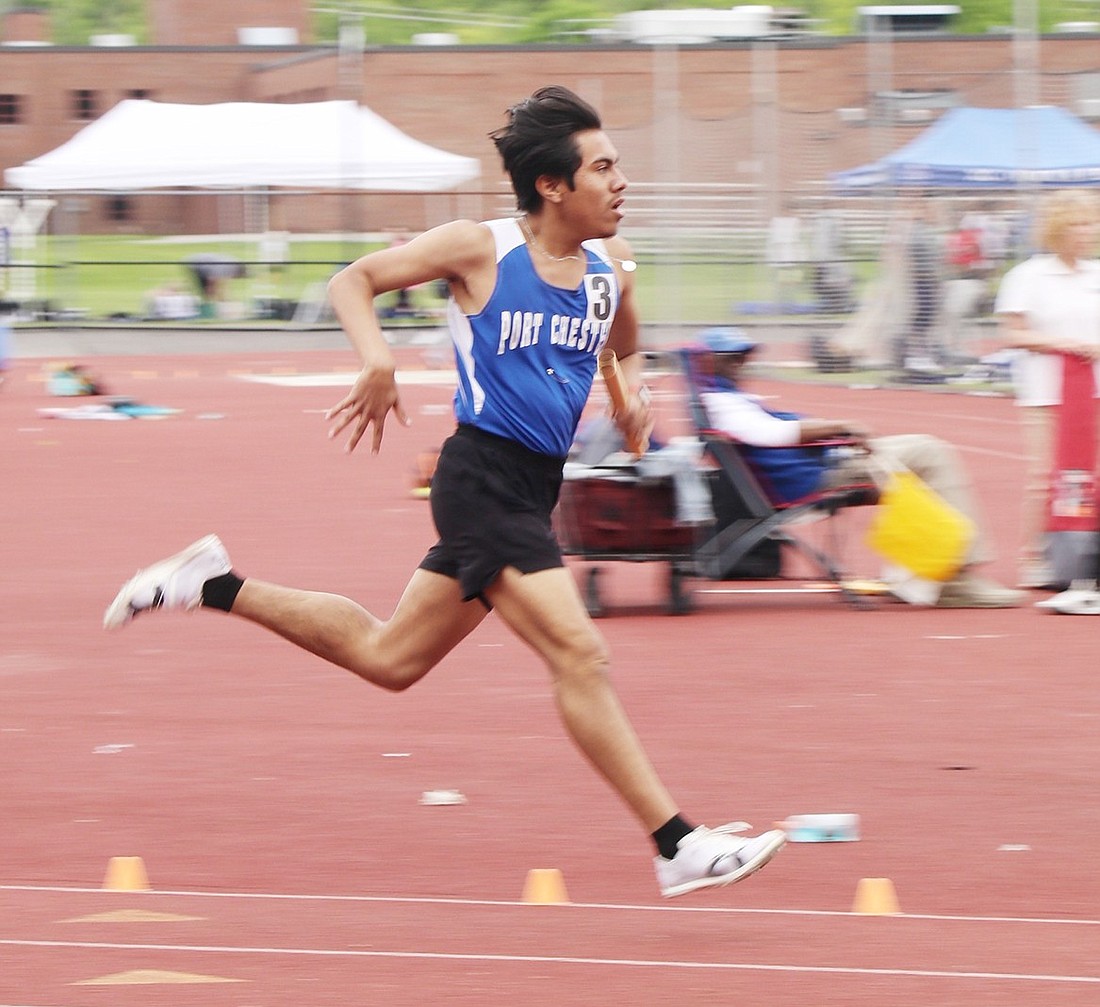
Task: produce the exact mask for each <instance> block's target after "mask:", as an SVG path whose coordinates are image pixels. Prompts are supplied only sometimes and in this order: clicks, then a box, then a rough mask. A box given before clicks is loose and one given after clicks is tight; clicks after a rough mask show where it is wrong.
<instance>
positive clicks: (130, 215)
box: [107, 196, 134, 224]
mask: <svg viewBox="0 0 1100 1007" xmlns="http://www.w3.org/2000/svg"><path fill="white" fill-rule="evenodd" d="M107 219H108V220H109V221H110V222H111V223H112V224H128V223H130V222H131V221H132V220H133V219H134V204H133V202H132V201H131V200H130V197H129V196H111V197H110V198H109V199H108V200H107Z"/></svg>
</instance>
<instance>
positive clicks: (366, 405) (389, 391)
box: [325, 366, 409, 455]
mask: <svg viewBox="0 0 1100 1007" xmlns="http://www.w3.org/2000/svg"><path fill="white" fill-rule="evenodd" d="M391 410H392V411H393V414H394V415H395V416H396V417H397V419H398V422H399V423H401V424H402V426H406V427H407V426H408V425H409V418H408V416H407V415H406V414H405V410H404V408H403V407H402V405H401V397H400V396H399V395H398V392H397V382H396V381H395V380H394V373H393V368H392V367H389V368H385V367H372V366H367V367H364V368H363V370H362V371H360V372H359V376H358V377H357V378H356V379H355V383H354V384H353V385H352V386H351V390H350V391H349V392H348V394H347V395H345V396H344V397H343V398H342V399H341V400H340V401H339V402H337V403H336V405H334V406H333V407H332V408H331V409H330V410H329V411H328V412H327V413H325V419H326V420H335V422H334V423H333V424H332V426H331V427H329V431H328V435H329V437H330V438H332V437H336V436H338V435H339V434H340V433H341V432H342V431H343V430H345V429H347V428H348V427H351V432H350V434H349V436H348V441H347V444H346V445H345V446H344V450H345V451H349V452H350V451H354V450H355V448H356V446H357V445H358V443H359V441H360V440H362V438H363V435H364V434H365V433H366V432H367V429H368V427H371V426H373V427H374V430H373V433H372V437H371V454H372V455H376V454H378V452H379V450H380V449H381V447H382V433H383V430H384V428H385V425H386V419H387V417H388V416H389V414H390V411H391Z"/></svg>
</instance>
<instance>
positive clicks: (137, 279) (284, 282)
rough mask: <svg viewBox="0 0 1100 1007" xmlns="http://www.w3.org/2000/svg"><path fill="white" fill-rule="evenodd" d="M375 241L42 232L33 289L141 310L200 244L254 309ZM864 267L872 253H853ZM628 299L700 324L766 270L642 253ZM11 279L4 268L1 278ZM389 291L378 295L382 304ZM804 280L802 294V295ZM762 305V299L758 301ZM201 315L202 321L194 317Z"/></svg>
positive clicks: (739, 307) (761, 283)
mask: <svg viewBox="0 0 1100 1007" xmlns="http://www.w3.org/2000/svg"><path fill="white" fill-rule="evenodd" d="M379 247H383V243H381V242H379V243H377V244H373V245H372V244H363V243H358V242H353V241H351V240H342V239H332V240H300V241H299V240H293V241H292V243H291V246H290V253H289V258H290V261H289V262H288V263H287V264H286V265H285V266H283V267H281V268H279V269H277V270H271V269H268V268H267V267H266V266H265V265H262V264H255V263H257V260H258V259H259V257H260V251H259V245H258V242H257V241H255V240H248V241H244V240H234V239H221V238H217V237H212V238H210V239H209V240H202V241H201V242H197V241H193V240H190V239H188V240H173V239H169V238H160V237H157V238H151V237H145V236H85V235H81V236H76V237H64V236H62V237H58V236H45V237H41V238H40V239H39V242H38V247H37V249H36V252H35V261H36V263H37V264H38V265H40V266H42V267H44V268H39V269H36V270H35V282H36V294H35V299H36V300H39V301H49V302H51V303H52V304H54V305H55V306H57V307H60V308H65V309H75V310H76V311H79V312H80V313H81V315H82V316H83V317H85V318H87V319H91V320H105V319H111V318H113V317H114V318H120V317H131V318H134V319H141V318H144V317H145V316H147V315H148V313H149V312H148V307H147V305H148V301H149V296H150V294H151V293H152V292H153V291H154V290H156V289H158V288H163V287H165V286H167V285H169V284H172V285H175V286H177V287H179V288H181V289H184V290H187V291H192V290H193V282H192V279H191V276H190V273H189V272H188V270H187V269H186V267H185V264H184V260H185V259H186V258H187V256H189V255H193V254H196V253H199V252H216V253H219V254H225V255H230V256H233V257H235V258H237V259H239V260H241V261H242V262H244V263H247V264H249V265H248V267H247V268H248V272H249V275H248V276H246V277H244V278H241V279H232V280H229V281H227V283H226V297H227V299H228V300H229V301H230V302H233V303H235V304H236V305H237V312H236V313H237V314H239V315H240V317H242V318H248V317H249V316H252V315H254V314H255V311H254V307H255V302H256V301H257V300H258V299H264V298H279V299H284V300H289V301H294V302H297V301H299V300H303V299H307V300H312V299H315V298H316V297H317V296H321V295H323V284H324V282H325V281H326V280H327V279H328V277H329V276H331V275H332V273H333V272H335V270H336V269H338V268H339V267H340V266H341V265H343V264H344V263H346V262H348V261H350V260H351V259H353V258H355V257H356V256H358V255H361V254H363V253H364V252H367V251H369V250H371V249H373V248H379ZM856 266H857V272H859V273H861V274H863V275H866V274H867V273H869V272H870V271H872V269H873V267H874V263H857V264H856ZM635 275H636V277H637V300H638V307H639V311H640V314H641V317H642V318H643V319H644V320H645V321H647V322H655V323H659V322H666V323H678V322H683V323H686V324H706V323H724V322H734V321H736V320H737V318H738V317H739V316H741V315H744V314H757V313H759V311H760V310H761V309H760V305H761V304H762V303H763V302H766V301H768V300H769V295H770V290H771V278H770V276H769V274H768V271H767V269H766V267H765V266H764V265H763V264H762V263H760V262H749V261H745V260H744V259H743V258H741V259H736V258H734V257H733V256H728V257H718V256H698V257H694V258H693V259H691V260H684V261H674V260H672V259H671V258H670V257H665V256H658V255H654V254H648V253H647V254H643V255H640V256H639V257H638V271H637V273H636V274H635ZM10 282H11V280H10V278H9V284H10ZM394 296H395V295H387V296H384V297H383V298H380V300H379V303H380V305H382V306H383V307H385V306H386V305H387V304H388V303H390V302H392V300H393V298H394ZM810 297H811V295H810V293H809V291H808V290H803V292H802V298H803V299H804V300H806V301H809V300H810ZM414 303H415V304H416V306H417V307H420V308H428V309H434V308H440V307H442V305H443V300H442V299H441V298H440V297H439V296H438V291H436V290H433V289H429V288H421V289H419V290H417V291H415V293H414ZM765 310H766V309H765ZM200 324H201V323H200Z"/></svg>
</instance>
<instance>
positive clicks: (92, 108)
mask: <svg viewBox="0 0 1100 1007" xmlns="http://www.w3.org/2000/svg"><path fill="white" fill-rule="evenodd" d="M98 105H99V101H98V96H97V95H96V92H95V91H88V90H86V89H84V88H81V89H79V90H77V91H74V92H73V118H74V119H80V120H81V121H82V122H89V121H91V120H92V119H94V118H95V117H96V116H97V115H99V108H98Z"/></svg>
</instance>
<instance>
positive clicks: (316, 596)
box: [231, 569, 486, 691]
mask: <svg viewBox="0 0 1100 1007" xmlns="http://www.w3.org/2000/svg"><path fill="white" fill-rule="evenodd" d="M231 611H232V613H233V615H237V616H240V617H241V618H244V619H248V620H249V621H250V622H254V623H256V624H258V625H260V626H264V627H265V628H267V629H270V630H271V631H272V632H274V633H277V634H278V635H279V636H281V637H283V638H284V639H286V640H289V641H290V642H291V643H293V644H296V645H297V646H299V647H301V648H302V649H304V650H308V651H309V652H310V653H312V654H316V655H317V656H318V657H321V658H324V659H325V660H326V661H330V662H331V663H333V664H336V665H339V666H340V667H341V668H346V669H347V670H348V671H352V672H354V673H355V674H356V675H358V676H359V677H360V678H363V679H366V680H367V681H368V682H371V683H373V684H374V685H378V686H381V687H382V688H384V689H391V690H394V691H399V690H401V689H407V688H408V687H409V686H410V685H413V684H414V683H416V682H418V681H419V680H420V679H421V678H423V677H424V675H426V674H427V673H428V671H430V670H431V669H432V668H433V667H434V666H435V665H436V664H438V663H439V661H440V660H442V659H443V657H445V656H446V655H447V653H449V652H450V651H451V650H452V648H454V647H455V645H456V644H458V643H459V642H460V641H461V640H463V639H464V638H465V637H466V636H467V635H469V634H470V633H471V632H472V631H473V630H474V629H475V628H476V627H477V625H478V624H479V623H480V622H481V620H482V619H484V618H485V615H486V610H485V607H484V606H483V605H482V604H481V603H480V602H477V601H472V602H464V601H463V600H462V593H461V589H460V588H459V585H458V581H456V580H452V579H451V578H450V577H445V576H443V575H442V574H438V573H432V572H429V571H427V570H419V569H418V570H416V572H415V573H413V576H412V579H411V580H410V581H409V583H408V586H407V587H406V588H405V592H404V594H403V595H402V596H401V600H400V601H398V603H397V608H396V609H395V610H394V613H393V615H392V616H391V617H390V618H389V619H388V620H385V621H383V620H381V619H378V618H377V617H375V616H373V615H371V613H370V612H368V611H367V610H366V609H365V608H363V607H362V606H360V605H359V604H357V603H356V602H354V601H352V600H351V599H350V598H345V597H343V596H341V595H336V594H325V593H322V592H319V591H303V590H299V589H296V588H288V587H281V586H279V585H277V584H270V583H267V582H266V581H261V580H255V579H253V578H247V579H246V580H245V582H244V585H243V586H242V587H241V590H240V592H239V593H238V595H237V598H236V601H234V603H233V608H232V609H231Z"/></svg>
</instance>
